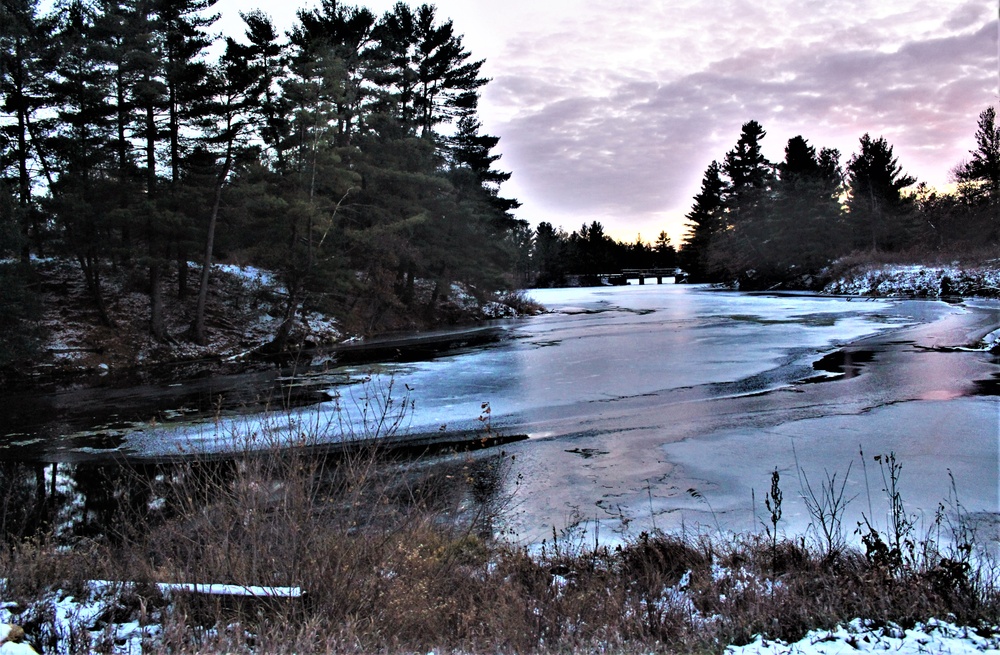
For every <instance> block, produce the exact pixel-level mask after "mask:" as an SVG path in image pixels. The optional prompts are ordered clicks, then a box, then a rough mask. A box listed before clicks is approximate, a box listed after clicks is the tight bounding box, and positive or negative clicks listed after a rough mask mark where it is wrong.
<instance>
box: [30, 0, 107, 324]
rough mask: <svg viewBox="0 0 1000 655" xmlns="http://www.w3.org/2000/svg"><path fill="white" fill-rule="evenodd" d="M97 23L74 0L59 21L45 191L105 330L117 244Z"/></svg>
mask: <svg viewBox="0 0 1000 655" xmlns="http://www.w3.org/2000/svg"><path fill="white" fill-rule="evenodd" d="M95 20H96V16H95V14H94V13H93V11H92V9H91V7H90V6H88V5H87V4H85V3H84V2H82V1H81V0H73V1H71V2H70V3H69V4H68V5H66V6H65V7H64V9H63V11H62V12H61V14H60V23H59V26H58V31H57V32H56V36H57V38H56V39H55V43H57V44H58V57H57V58H56V61H57V63H56V65H55V70H54V71H53V75H51V76H50V77H49V78H48V79H47V82H48V94H49V96H50V98H51V102H52V105H53V106H54V107H55V108H56V109H57V115H58V127H57V128H56V130H55V131H54V134H53V135H52V136H51V138H50V139H49V150H50V152H51V153H52V161H53V163H54V166H55V168H56V170H57V171H58V176H57V178H56V179H55V180H54V181H53V183H52V185H51V186H50V189H49V190H50V193H51V201H50V203H49V207H50V209H51V211H52V212H53V214H54V216H55V218H56V220H57V222H58V225H59V227H60V228H61V229H62V231H63V243H64V246H65V249H66V250H65V251H66V252H68V253H71V254H73V255H74V256H75V257H76V259H77V261H78V263H79V264H80V269H81V271H82V272H83V275H84V279H85V282H86V288H87V289H88V291H89V292H90V295H91V298H92V299H93V300H94V304H95V307H96V308H97V311H98V315H99V317H100V319H101V322H102V323H103V324H104V325H107V326H111V325H112V320H111V317H110V316H109V314H108V311H107V307H106V306H105V302H104V293H103V289H102V269H103V267H104V266H105V265H106V263H107V262H108V261H110V259H111V257H112V254H113V252H114V248H115V246H116V241H117V232H116V230H115V229H114V228H115V226H114V224H113V220H112V219H113V216H114V213H115V210H116V209H117V208H116V206H115V204H114V202H113V200H114V198H115V190H114V187H113V185H114V177H115V173H116V172H117V168H118V167H117V166H116V163H115V140H114V114H115V111H114V108H113V107H112V106H111V105H110V104H109V102H108V99H109V98H111V97H112V90H111V89H112V87H111V82H112V79H111V75H110V74H109V73H110V71H109V69H108V68H107V67H105V66H103V65H102V62H101V56H100V53H99V48H98V45H97V42H96V41H95V40H94V38H93V32H94V26H95Z"/></svg>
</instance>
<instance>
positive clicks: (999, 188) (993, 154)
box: [955, 107, 1000, 203]
mask: <svg viewBox="0 0 1000 655" xmlns="http://www.w3.org/2000/svg"><path fill="white" fill-rule="evenodd" d="M996 117H997V113H996V109H994V108H993V107H987V108H986V109H984V110H983V111H982V113H981V114H979V123H978V126H977V129H976V149H975V150H972V151H970V154H971V155H972V159H971V160H969V161H967V162H964V163H963V164H961V165H960V166H959V167H958V168H957V169H956V170H955V178H956V179H957V180H958V181H959V182H960V183H963V185H964V186H965V193H966V195H968V196H974V195H978V194H981V195H983V196H984V197H985V198H986V200H987V202H990V203H997V202H1000V125H997V122H996Z"/></svg>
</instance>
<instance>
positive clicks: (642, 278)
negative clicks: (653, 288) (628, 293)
mask: <svg viewBox="0 0 1000 655" xmlns="http://www.w3.org/2000/svg"><path fill="white" fill-rule="evenodd" d="M639 284H646V276H645V275H643V274H642V273H639Z"/></svg>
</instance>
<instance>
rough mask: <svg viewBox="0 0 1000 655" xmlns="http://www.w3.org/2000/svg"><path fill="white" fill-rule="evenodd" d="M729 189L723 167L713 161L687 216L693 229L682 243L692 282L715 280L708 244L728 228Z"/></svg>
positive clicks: (685, 267) (683, 263)
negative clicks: (726, 202)
mask: <svg viewBox="0 0 1000 655" xmlns="http://www.w3.org/2000/svg"><path fill="white" fill-rule="evenodd" d="M728 189H729V185H728V184H727V183H726V181H725V180H724V179H723V178H722V167H721V166H720V165H719V162H717V161H713V162H712V163H711V164H709V165H708V168H707V169H705V173H704V175H703V176H702V180H701V189H700V190H699V191H698V194H697V195H696V196H695V197H694V205H693V206H692V207H691V211H689V212H688V213H687V215H685V218H686V219H687V221H688V224H689V225H690V228H689V231H688V233H687V236H686V238H685V239H684V243H683V244H682V245H681V252H680V263H681V266H682V267H683V268H684V269H685V271H686V272H687V273H688V276H689V279H690V280H691V281H692V282H702V281H709V280H711V279H713V275H712V272H711V266H710V263H709V247H710V245H711V244H712V241H713V239H714V238H715V237H716V235H718V234H719V233H720V232H721V231H722V230H723V229H724V227H725V222H724V221H725V219H724V215H723V212H724V209H725V200H724V199H725V197H726V194H727V192H728Z"/></svg>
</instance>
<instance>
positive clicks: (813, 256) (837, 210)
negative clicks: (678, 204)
mask: <svg viewBox="0 0 1000 655" xmlns="http://www.w3.org/2000/svg"><path fill="white" fill-rule="evenodd" d="M765 136H766V132H765V130H764V128H763V127H762V126H761V125H760V123H758V122H757V121H749V122H747V123H745V124H744V125H743V128H742V132H741V134H740V137H739V140H738V141H737V143H736V145H735V146H734V147H733V149H732V150H730V151H729V152H727V153H726V154H725V157H724V158H723V160H722V161H721V163H720V162H719V161H718V160H716V161H713V162H712V163H711V164H709V166H708V168H707V169H706V170H705V172H704V175H703V177H702V182H701V188H700V190H699V192H698V194H697V195H696V196H695V199H694V204H693V206H692V208H691V210H690V212H688V214H687V216H686V218H687V220H688V222H689V225H690V232H689V234H688V236H687V238H686V239H685V241H684V243H683V244H682V245H681V248H680V252H679V258H680V264H681V266H682V267H683V268H684V269H685V270H686V271H688V273H689V274H690V276H691V279H692V280H693V281H709V282H726V283H734V284H738V285H739V286H740V287H741V288H750V289H752V288H757V289H759V288H768V287H771V286H774V285H790V286H802V285H804V284H808V282H807V281H808V280H809V279H811V278H812V277H813V276H816V275H817V274H819V273H820V272H821V271H822V270H823V268H824V267H826V266H827V265H829V264H830V263H831V262H833V261H834V260H836V259H837V258H839V257H842V256H844V255H847V254H849V253H866V254H867V255H869V256H872V255H877V256H880V257H885V256H890V257H891V256H902V255H906V256H907V257H908V258H916V259H920V258H929V257H940V256H942V255H943V256H953V257H959V256H960V255H969V254H973V253H984V252H988V251H989V250H988V249H991V248H992V249H995V247H996V246H997V243H998V237H1000V233H998V227H1000V225H998V222H1000V216H998V214H1000V128H998V126H997V123H996V110H995V109H994V108H993V107H988V108H987V109H985V110H984V111H983V112H982V113H981V114H980V115H979V120H978V126H977V131H976V135H975V138H976V149H975V150H973V151H971V152H970V153H969V154H970V158H969V159H968V160H966V161H963V162H960V163H958V164H957V165H956V166H955V167H954V169H953V170H952V173H953V177H954V179H955V181H956V182H957V183H958V184H957V187H956V190H955V191H954V192H947V193H944V192H940V191H937V190H934V189H931V188H929V187H928V186H927V185H926V184H923V183H917V180H916V179H915V178H914V177H913V176H911V175H908V174H906V173H905V172H903V167H902V166H901V165H900V164H899V162H898V158H897V157H896V156H895V155H894V153H893V148H892V146H891V145H890V144H889V143H888V142H887V141H886V140H885V139H884V138H882V137H879V138H872V137H871V136H870V135H868V134H865V135H864V136H862V137H861V139H860V143H859V147H858V151H857V152H856V153H854V154H853V155H851V157H850V158H849V159H848V160H847V162H846V165H845V164H843V163H842V162H841V153H840V152H839V151H837V150H836V149H832V148H820V149H819V150H818V151H817V150H816V148H815V147H814V146H812V145H810V144H809V142H808V141H807V140H806V139H805V138H803V137H802V136H796V137H793V138H791V139H789V140H788V143H787V145H786V146H785V157H784V159H783V160H782V161H780V162H777V163H774V162H770V161H768V160H767V159H766V158H765V157H764V156H763V154H762V152H761V143H762V141H763V139H764V137H765ZM994 254H995V253H994Z"/></svg>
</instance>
